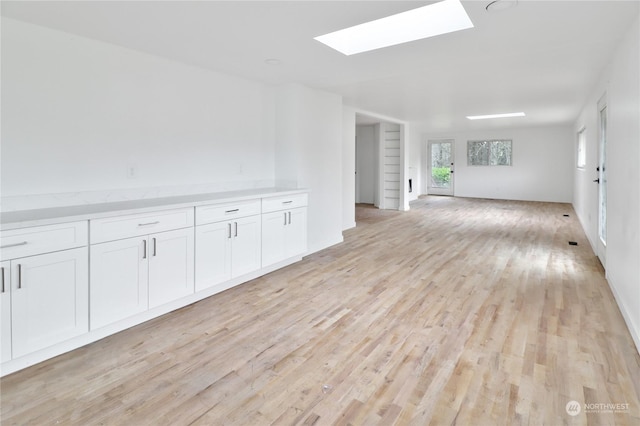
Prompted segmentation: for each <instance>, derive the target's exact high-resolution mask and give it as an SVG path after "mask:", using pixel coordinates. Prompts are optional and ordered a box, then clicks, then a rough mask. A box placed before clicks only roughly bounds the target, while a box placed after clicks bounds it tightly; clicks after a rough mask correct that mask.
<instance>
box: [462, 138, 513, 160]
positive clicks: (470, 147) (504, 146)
mask: <svg viewBox="0 0 640 426" xmlns="http://www.w3.org/2000/svg"><path fill="white" fill-rule="evenodd" d="M467 164H468V165H469V166H510V165H511V140H510V139H502V140H482V141H467Z"/></svg>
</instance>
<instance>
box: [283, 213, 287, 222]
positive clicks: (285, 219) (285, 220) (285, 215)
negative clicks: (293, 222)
mask: <svg viewBox="0 0 640 426" xmlns="http://www.w3.org/2000/svg"><path fill="white" fill-rule="evenodd" d="M284 224H285V225H286V224H287V212H284Z"/></svg>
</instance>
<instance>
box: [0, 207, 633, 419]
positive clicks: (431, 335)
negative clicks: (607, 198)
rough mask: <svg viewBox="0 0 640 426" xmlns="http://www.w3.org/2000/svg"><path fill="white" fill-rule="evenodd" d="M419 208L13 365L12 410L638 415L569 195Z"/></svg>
mask: <svg viewBox="0 0 640 426" xmlns="http://www.w3.org/2000/svg"><path fill="white" fill-rule="evenodd" d="M411 207H412V208H411V210H410V211H408V212H394V211H381V210H377V209H374V208H372V207H370V206H364V205H359V206H357V208H356V214H357V224H358V226H357V227H356V228H355V229H351V230H348V231H346V232H345V242H344V243H342V244H339V245H336V246H334V247H331V248H329V249H326V250H323V251H321V252H318V253H315V254H313V255H310V256H308V257H306V258H305V259H304V260H303V261H301V262H299V263H297V264H295V265H292V266H290V267H287V268H284V269H281V270H278V271H275V272H273V273H271V274H268V275H266V276H264V277H261V278H259V279H256V280H253V281H251V282H249V283H246V284H244V285H242V286H239V287H235V288H233V289H230V290H227V291H225V292H223V293H220V294H217V295H215V296H213V297H210V298H208V299H205V300H202V301H200V302H198V303H195V304H193V305H190V306H188V307H185V308H183V309H180V310H178V311H175V312H172V313H170V314H167V315H164V316H163V317H160V318H156V319H154V320H152V321H149V322H147V323H145V324H141V325H140V326H137V327H133V328H131V329H129V330H126V331H124V332H121V333H118V334H116V335H113V336H110V337H108V338H105V339H103V340H101V341H99V342H95V343H93V344H91V345H88V346H86V347H83V348H80V349H78V350H76V351H73V352H70V353H68V354H65V355H62V356H59V357H56V358H54V359H51V360H49V361H46V362H44V363H41V364H39V365H36V366H33V367H31V368H28V369H25V370H23V371H20V372H17V373H14V374H11V375H9V376H7V377H4V378H2V379H1V380H0V393H1V402H0V408H1V411H2V412H1V421H2V424H3V425H13V424H15V425H23V424H71V425H91V424H96V425H97V424H104V425H110V424H113V425H122V424H127V425H147V424H153V425H213V424H214V425H251V426H254V425H271V424H273V425H289V424H291V425H294V424H296V425H349V424H352V425H371V424H380V425H392V424H395V425H427V424H434V425H439V424H477V425H490V424H515V425H538V424H550V425H556V424H571V425H575V424H616V425H637V424H638V423H639V419H640V396H639V395H640V356H639V355H638V352H637V351H636V349H635V346H634V344H633V341H632V339H631V336H630V335H629V332H628V330H627V328H626V326H625V324H624V320H623V318H622V315H621V314H620V311H619V309H618V307H617V305H616V303H615V300H614V298H613V295H612V293H611V291H610V289H609V287H608V284H607V282H606V280H605V277H604V271H603V270H602V267H601V266H600V264H599V262H598V260H597V258H596V257H595V255H594V254H593V252H592V251H591V249H590V247H589V243H588V241H587V239H586V237H585V235H584V233H583V231H582V229H581V228H580V224H579V223H578V221H577V219H576V218H575V214H574V212H573V210H572V207H571V206H570V205H567V204H556V203H535V202H518V201H496V200H477V199H461V198H451V197H432V196H429V197H422V198H420V199H419V200H417V201H415V202H413V203H412V206H411ZM565 213H566V214H570V217H564V216H563V214H565ZM569 240H572V241H577V242H578V245H577V246H570V245H568V241H569ZM571 400H575V401H578V402H579V403H581V404H584V403H595V404H607V403H611V404H616V403H618V404H628V407H629V408H628V410H623V411H618V412H606V410H599V411H598V410H591V411H590V412H584V411H585V410H583V411H582V412H581V413H580V414H579V415H578V416H576V417H571V416H569V415H568V414H567V413H566V411H565V405H566V404H567V402H569V401H571Z"/></svg>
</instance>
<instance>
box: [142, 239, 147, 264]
mask: <svg viewBox="0 0 640 426" xmlns="http://www.w3.org/2000/svg"><path fill="white" fill-rule="evenodd" d="M142 258H143V259H146V258H147V240H146V239H145V240H142Z"/></svg>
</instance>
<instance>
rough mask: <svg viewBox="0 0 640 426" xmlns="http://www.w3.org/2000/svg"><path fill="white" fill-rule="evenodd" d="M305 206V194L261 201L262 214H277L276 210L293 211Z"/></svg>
mask: <svg viewBox="0 0 640 426" xmlns="http://www.w3.org/2000/svg"><path fill="white" fill-rule="evenodd" d="M306 205H307V194H294V195H289V196H278V197H270V198H263V199H262V213H269V212H277V211H278V210H288V209H295V208H296V207H304V206H306Z"/></svg>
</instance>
